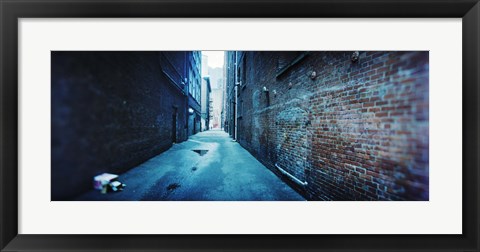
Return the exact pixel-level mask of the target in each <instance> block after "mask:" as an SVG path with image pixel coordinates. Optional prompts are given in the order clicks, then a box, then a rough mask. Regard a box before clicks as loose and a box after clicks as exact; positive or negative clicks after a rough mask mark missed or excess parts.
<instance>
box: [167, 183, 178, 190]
mask: <svg viewBox="0 0 480 252" xmlns="http://www.w3.org/2000/svg"><path fill="white" fill-rule="evenodd" d="M179 187H180V185H179V184H177V183H173V184H170V185H168V186H167V190H169V191H173V190H175V189H177V188H179Z"/></svg>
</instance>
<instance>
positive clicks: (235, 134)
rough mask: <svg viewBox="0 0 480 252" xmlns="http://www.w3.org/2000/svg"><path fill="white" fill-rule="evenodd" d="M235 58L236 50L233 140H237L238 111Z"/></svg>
mask: <svg viewBox="0 0 480 252" xmlns="http://www.w3.org/2000/svg"><path fill="white" fill-rule="evenodd" d="M237 60H238V52H237V51H235V68H234V69H235V78H234V85H235V115H234V118H233V120H235V129H234V131H235V133H234V134H233V135H234V137H233V139H234V140H237V128H238V125H237V123H238V122H237V113H238V105H237V104H238V103H237V92H238V90H237V89H238V85H237V82H238V76H237V73H238V62H237Z"/></svg>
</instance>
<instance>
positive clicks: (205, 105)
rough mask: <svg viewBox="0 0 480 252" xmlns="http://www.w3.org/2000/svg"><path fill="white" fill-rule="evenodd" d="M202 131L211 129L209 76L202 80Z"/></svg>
mask: <svg viewBox="0 0 480 252" xmlns="http://www.w3.org/2000/svg"><path fill="white" fill-rule="evenodd" d="M201 92H202V95H201V96H202V101H201V107H202V129H201V130H202V131H205V130H209V129H210V92H211V89H210V78H209V77H208V76H206V77H203V78H202V91H201Z"/></svg>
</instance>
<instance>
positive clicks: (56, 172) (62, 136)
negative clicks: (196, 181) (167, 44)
mask: <svg viewBox="0 0 480 252" xmlns="http://www.w3.org/2000/svg"><path fill="white" fill-rule="evenodd" d="M51 59H52V63H51V64H52V87H51V88H52V98H51V101H52V175H51V178H52V200H69V199H72V198H73V197H75V196H76V195H78V194H80V193H82V192H85V191H86V190H89V189H92V183H93V177H94V176H95V175H98V174H100V173H103V172H109V173H117V174H118V173H121V172H124V171H126V170H128V169H130V168H132V167H134V166H136V165H138V164H140V163H142V162H144V161H146V160H148V159H149V158H151V157H153V156H155V155H157V154H159V153H160V152H162V151H164V150H166V149H168V148H169V147H170V146H171V145H172V142H173V141H174V139H173V138H174V137H175V138H176V141H177V142H180V141H184V140H186V138H187V135H186V134H187V127H186V121H187V118H186V109H187V107H186V106H187V100H186V96H184V95H183V93H182V89H181V87H180V88H178V87H177V86H176V85H175V84H174V83H177V84H178V83H180V82H181V81H182V79H183V78H184V76H183V74H182V73H183V72H184V69H183V67H184V61H185V56H184V53H183V52H169V53H163V54H162V53H158V52H52V54H51ZM167 60H168V61H169V62H170V63H169V62H167ZM180 85H181V84H180ZM175 121H176V122H175Z"/></svg>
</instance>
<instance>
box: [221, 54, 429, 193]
mask: <svg viewBox="0 0 480 252" xmlns="http://www.w3.org/2000/svg"><path fill="white" fill-rule="evenodd" d="M428 74H429V54H428V52H376V51H373V52H265V51H264V52H241V51H240V52H227V53H226V89H225V94H226V99H225V113H226V121H225V126H226V127H225V130H226V131H227V132H228V133H229V134H230V135H231V136H232V137H233V138H235V139H236V140H237V142H239V143H240V144H241V145H242V146H243V147H244V148H246V149H247V150H248V151H249V152H250V153H252V155H254V156H255V157H256V158H257V159H258V160H260V161H261V162H262V163H263V164H264V165H266V166H267V167H268V168H270V169H271V170H272V171H274V172H275V173H276V174H278V175H279V176H281V177H283V178H285V180H287V181H291V182H292V183H291V184H292V185H294V187H296V188H297V189H298V190H299V191H300V192H301V193H303V195H304V196H305V197H307V198H308V199H312V200H428V199H429V191H428V188H429V121H428V120H429V108H428V106H429V103H428V101H429V100H428V99H429V95H428V91H429V75H428Z"/></svg>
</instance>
